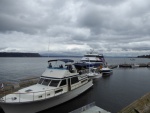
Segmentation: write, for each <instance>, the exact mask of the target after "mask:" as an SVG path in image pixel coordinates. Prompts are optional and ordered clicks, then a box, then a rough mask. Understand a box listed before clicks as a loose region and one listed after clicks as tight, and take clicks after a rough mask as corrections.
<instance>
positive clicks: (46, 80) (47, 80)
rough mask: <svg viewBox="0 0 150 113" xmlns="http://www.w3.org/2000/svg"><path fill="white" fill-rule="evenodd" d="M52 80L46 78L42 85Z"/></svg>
mask: <svg viewBox="0 0 150 113" xmlns="http://www.w3.org/2000/svg"><path fill="white" fill-rule="evenodd" d="M50 81H51V80H49V79H44V81H43V83H42V85H45V86H47V85H48V84H49V83H50Z"/></svg>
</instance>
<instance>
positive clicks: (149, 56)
mask: <svg viewBox="0 0 150 113" xmlns="http://www.w3.org/2000/svg"><path fill="white" fill-rule="evenodd" d="M138 58H150V55H142V56H138Z"/></svg>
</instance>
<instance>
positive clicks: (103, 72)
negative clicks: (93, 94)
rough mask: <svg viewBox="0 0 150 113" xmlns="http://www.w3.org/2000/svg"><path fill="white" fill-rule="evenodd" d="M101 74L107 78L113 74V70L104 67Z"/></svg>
mask: <svg viewBox="0 0 150 113" xmlns="http://www.w3.org/2000/svg"><path fill="white" fill-rule="evenodd" d="M100 72H101V73H102V77H107V76H110V75H111V74H112V73H113V70H112V69H110V68H108V67H103V68H101V69H100Z"/></svg>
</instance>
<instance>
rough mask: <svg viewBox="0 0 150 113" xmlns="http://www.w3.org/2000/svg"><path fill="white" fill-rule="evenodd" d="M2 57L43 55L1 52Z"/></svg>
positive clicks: (37, 55)
mask: <svg viewBox="0 0 150 113" xmlns="http://www.w3.org/2000/svg"><path fill="white" fill-rule="evenodd" d="M0 57H41V55H40V54H39V53H21V52H0Z"/></svg>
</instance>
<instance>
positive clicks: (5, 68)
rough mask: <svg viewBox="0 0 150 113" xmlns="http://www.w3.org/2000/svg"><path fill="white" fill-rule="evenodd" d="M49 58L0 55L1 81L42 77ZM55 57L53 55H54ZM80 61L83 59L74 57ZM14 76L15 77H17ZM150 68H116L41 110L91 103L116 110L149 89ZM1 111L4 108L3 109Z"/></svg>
mask: <svg viewBox="0 0 150 113" xmlns="http://www.w3.org/2000/svg"><path fill="white" fill-rule="evenodd" d="M48 59H49V58H0V62H1V63H0V82H4V81H15V80H17V79H22V78H26V77H30V76H38V77H39V76H41V74H42V73H43V71H44V70H45V68H46V67H47V61H48ZM51 59H52V58H51ZM72 59H74V60H76V61H78V60H79V59H80V58H72ZM106 61H107V62H108V64H120V63H125V62H126V63H148V62H150V59H135V61H131V60H130V58H106ZM14 78H15V79H14ZM149 81H150V68H135V69H119V68H116V69H114V70H113V75H112V76H110V77H108V78H99V79H97V80H96V81H94V86H93V87H92V88H90V89H89V90H88V91H86V92H84V93H83V94H81V95H80V96H78V97H76V98H74V99H72V100H70V101H68V102H65V103H63V104H61V105H58V106H56V107H53V108H50V109H48V110H45V111H42V112H40V113H60V112H62V113H68V112H70V111H72V110H74V109H77V108H79V107H82V106H84V105H86V104H89V103H91V102H95V103H96V105H97V106H99V107H101V108H103V109H106V110H108V111H111V112H112V113H116V112H117V111H119V110H121V109H122V108H123V107H125V106H127V105H128V104H130V103H131V102H133V101H134V100H136V99H138V98H139V97H141V96H143V95H144V94H145V93H148V92H150V87H149V86H150V82H149ZM0 112H1V113H2V112H3V111H0Z"/></svg>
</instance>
